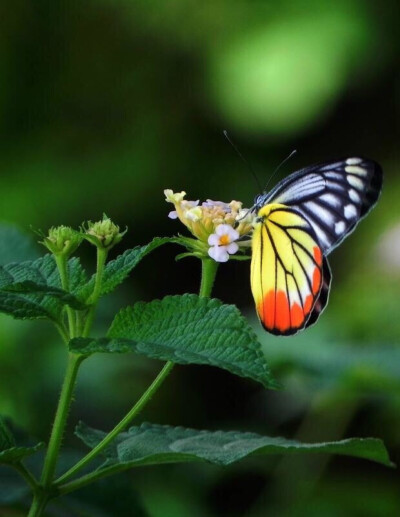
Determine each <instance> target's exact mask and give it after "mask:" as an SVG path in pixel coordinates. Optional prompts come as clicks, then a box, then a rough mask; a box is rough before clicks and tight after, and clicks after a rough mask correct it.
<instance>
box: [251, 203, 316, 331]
mask: <svg viewBox="0 0 400 517" xmlns="http://www.w3.org/2000/svg"><path fill="white" fill-rule="evenodd" d="M252 247H253V253H252V262H251V288H252V292H253V297H254V301H255V304H256V310H257V314H258V316H259V318H260V320H261V323H262V324H263V326H264V328H265V329H266V330H268V331H269V332H272V333H273V334H278V335H290V334H295V333H296V332H297V331H298V330H300V329H302V328H304V327H305V326H306V324H307V320H308V318H309V317H310V314H311V313H312V310H313V307H314V305H315V302H316V300H317V298H318V296H319V294H320V291H321V285H322V264H323V255H322V252H321V249H320V247H319V246H318V243H317V240H316V237H315V234H314V231H313V229H312V227H311V226H310V224H309V223H308V221H307V220H306V219H305V218H304V217H303V216H302V215H300V214H299V213H298V212H297V211H296V210H294V209H291V208H289V207H287V206H285V205H281V204H277V203H276V204H270V205H266V206H264V207H263V208H261V209H260V211H259V212H258V214H257V220H256V225H255V228H254V232H253V243H252Z"/></svg>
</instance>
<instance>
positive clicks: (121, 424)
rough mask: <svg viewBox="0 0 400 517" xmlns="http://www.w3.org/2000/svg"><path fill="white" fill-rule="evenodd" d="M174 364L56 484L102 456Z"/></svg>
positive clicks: (164, 371) (164, 370) (169, 365)
mask: <svg viewBox="0 0 400 517" xmlns="http://www.w3.org/2000/svg"><path fill="white" fill-rule="evenodd" d="M173 366H174V363H173V362H171V361H168V362H167V363H165V365H164V367H163V369H162V370H161V371H160V373H159V374H158V375H157V377H156V378H155V379H154V381H153V382H152V383H151V385H150V386H149V387H148V388H147V390H146V391H145V392H144V393H143V395H142V396H141V397H140V399H139V400H138V401H137V402H136V404H135V405H134V406H133V408H132V409H131V410H130V411H129V412H128V413H127V414H126V415H125V417H124V418H123V419H122V420H121V421H120V422H119V423H118V424H117V425H116V426H115V427H114V429H113V430H112V431H110V432H109V433H108V434H107V436H105V437H104V438H103V440H102V441H101V442H100V443H98V444H97V445H96V447H94V448H93V449H92V450H91V451H90V452H89V453H88V454H87V455H86V456H85V457H83V458H82V459H81V460H80V461H78V463H76V465H74V466H73V467H72V468H70V469H69V470H68V472H66V473H65V474H63V475H62V476H61V477H60V478H58V479H57V481H56V484H57V485H59V484H60V483H62V482H64V481H65V480H67V479H68V478H70V477H71V476H73V475H74V474H75V473H76V472H78V471H79V470H81V469H82V468H83V467H84V466H85V465H87V464H88V463H89V462H90V461H91V460H92V459H93V458H95V457H96V456H97V455H98V454H100V453H101V452H102V451H103V450H104V449H105V448H106V447H107V445H108V444H109V443H110V442H111V441H112V440H114V438H115V437H116V436H117V435H118V434H119V433H121V432H122V431H123V430H124V429H126V427H127V426H128V425H129V424H130V422H131V421H132V420H133V419H134V418H135V417H136V416H137V415H138V414H139V413H140V411H141V410H142V409H143V408H144V406H145V405H146V404H147V403H148V402H149V400H150V399H151V397H152V396H153V395H154V394H155V392H156V391H157V390H158V388H159V387H160V386H161V384H162V383H163V382H164V380H165V379H166V377H167V376H168V374H169V373H170V371H171V370H172V368H173Z"/></svg>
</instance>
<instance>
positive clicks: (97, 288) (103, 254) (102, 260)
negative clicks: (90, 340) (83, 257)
mask: <svg viewBox="0 0 400 517" xmlns="http://www.w3.org/2000/svg"><path fill="white" fill-rule="evenodd" d="M107 254H108V250H106V249H104V248H97V267H96V278H95V283H94V288H93V292H92V294H91V295H90V297H89V300H88V302H89V303H90V304H91V307H90V309H89V313H88V315H87V317H86V321H85V326H84V328H83V332H82V336H83V337H87V336H88V335H89V333H90V330H91V328H92V324H93V320H94V315H95V313H96V308H97V303H98V301H99V298H100V293H101V284H102V281H103V273H104V266H105V264H106V260H107Z"/></svg>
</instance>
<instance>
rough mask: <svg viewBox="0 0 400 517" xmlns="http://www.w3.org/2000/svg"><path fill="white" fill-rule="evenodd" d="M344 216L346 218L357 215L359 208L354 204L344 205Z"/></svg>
mask: <svg viewBox="0 0 400 517" xmlns="http://www.w3.org/2000/svg"><path fill="white" fill-rule="evenodd" d="M344 216H345V218H346V219H351V218H352V217H357V208H356V207H355V206H354V205H346V206H345V207H344Z"/></svg>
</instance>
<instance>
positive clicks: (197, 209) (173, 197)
mask: <svg viewBox="0 0 400 517" xmlns="http://www.w3.org/2000/svg"><path fill="white" fill-rule="evenodd" d="M164 194H165V198H166V201H167V202H169V203H172V204H173V205H174V207H175V210H173V211H172V212H170V213H169V214H168V217H170V218H171V219H179V220H180V221H181V222H182V223H183V224H184V225H185V226H186V227H187V228H188V229H189V230H190V232H191V233H192V235H194V237H196V238H197V239H198V240H199V241H201V242H202V243H204V244H205V245H206V246H207V252H208V255H209V256H210V257H211V258H213V259H214V260H215V261H216V262H226V261H227V260H228V259H229V255H233V254H235V253H236V252H237V251H238V250H239V248H240V247H241V246H248V244H249V239H245V237H246V236H249V234H250V233H251V231H252V229H253V227H252V221H253V218H254V216H253V214H252V213H250V212H249V210H247V209H244V208H242V203H241V202H240V201H231V202H230V203H224V202H222V201H213V200H211V199H207V201H205V202H203V203H201V204H200V202H199V200H197V201H188V200H186V199H184V198H185V196H186V192H176V193H174V192H173V191H172V190H170V189H166V190H164Z"/></svg>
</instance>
